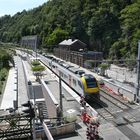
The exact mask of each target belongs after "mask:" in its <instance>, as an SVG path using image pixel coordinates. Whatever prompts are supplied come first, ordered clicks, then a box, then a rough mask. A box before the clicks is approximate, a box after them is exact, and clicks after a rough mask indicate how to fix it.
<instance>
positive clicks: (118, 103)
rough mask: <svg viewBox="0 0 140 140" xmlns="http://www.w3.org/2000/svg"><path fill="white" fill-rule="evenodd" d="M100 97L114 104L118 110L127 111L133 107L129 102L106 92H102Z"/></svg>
mask: <svg viewBox="0 0 140 140" xmlns="http://www.w3.org/2000/svg"><path fill="white" fill-rule="evenodd" d="M100 95H101V98H104V99H106V100H107V101H108V102H111V103H112V104H114V105H115V106H117V107H118V108H120V109H122V110H123V111H125V110H127V109H132V107H131V106H130V105H129V104H128V103H127V102H124V101H122V100H121V99H119V98H116V97H115V96H113V95H111V94H109V93H107V92H105V91H102V92H101V93H100Z"/></svg>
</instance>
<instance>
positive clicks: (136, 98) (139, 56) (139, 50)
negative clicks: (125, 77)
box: [135, 41, 140, 102]
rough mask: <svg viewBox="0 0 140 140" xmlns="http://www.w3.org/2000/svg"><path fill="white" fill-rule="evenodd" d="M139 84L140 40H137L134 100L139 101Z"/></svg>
mask: <svg viewBox="0 0 140 140" xmlns="http://www.w3.org/2000/svg"><path fill="white" fill-rule="evenodd" d="M139 85H140V41H139V42H138V60H137V87H136V97H135V101H136V102H139Z"/></svg>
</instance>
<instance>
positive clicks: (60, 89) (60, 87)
mask: <svg viewBox="0 0 140 140" xmlns="http://www.w3.org/2000/svg"><path fill="white" fill-rule="evenodd" d="M59 91H60V111H61V117H62V112H63V104H62V84H61V77H59Z"/></svg>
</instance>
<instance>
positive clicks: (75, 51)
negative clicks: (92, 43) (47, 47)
mask: <svg viewBox="0 0 140 140" xmlns="http://www.w3.org/2000/svg"><path fill="white" fill-rule="evenodd" d="M54 55H55V56H56V57H59V58H61V59H63V60H66V61H70V62H72V63H75V64H77V65H79V66H82V67H85V66H86V65H85V63H86V61H87V60H91V61H102V59H103V53H102V52H93V51H87V45H86V44H85V43H83V42H81V41H80V40H78V39H76V40H71V39H69V40H64V41H62V42H61V43H59V45H58V48H55V49H54Z"/></svg>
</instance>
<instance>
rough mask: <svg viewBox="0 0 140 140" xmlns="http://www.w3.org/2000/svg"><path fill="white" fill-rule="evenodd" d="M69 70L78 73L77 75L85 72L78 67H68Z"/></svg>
mask: <svg viewBox="0 0 140 140" xmlns="http://www.w3.org/2000/svg"><path fill="white" fill-rule="evenodd" d="M68 69H69V70H70V71H71V72H73V73H75V74H79V75H82V74H84V73H85V71H84V70H81V69H79V68H75V67H70V68H68Z"/></svg>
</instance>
